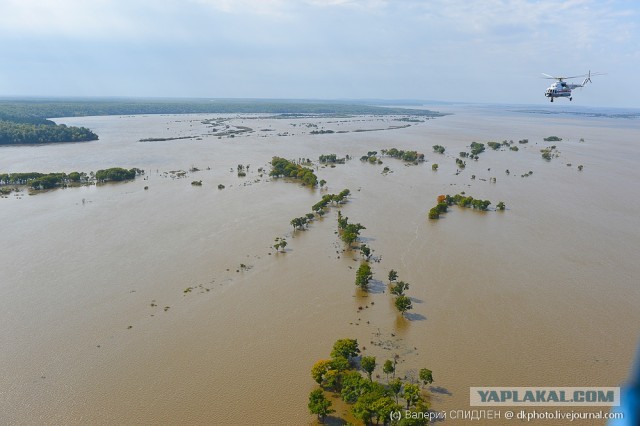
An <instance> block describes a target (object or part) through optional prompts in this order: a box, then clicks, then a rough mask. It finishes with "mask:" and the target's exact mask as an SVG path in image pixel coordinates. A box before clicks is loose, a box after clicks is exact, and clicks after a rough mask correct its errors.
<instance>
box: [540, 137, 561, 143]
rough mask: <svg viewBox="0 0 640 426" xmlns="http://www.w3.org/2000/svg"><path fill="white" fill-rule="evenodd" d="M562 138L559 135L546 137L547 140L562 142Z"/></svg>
mask: <svg viewBox="0 0 640 426" xmlns="http://www.w3.org/2000/svg"><path fill="white" fill-rule="evenodd" d="M561 140H562V138H560V137H558V136H547V137H546V138H544V141H545V142H560V141H561Z"/></svg>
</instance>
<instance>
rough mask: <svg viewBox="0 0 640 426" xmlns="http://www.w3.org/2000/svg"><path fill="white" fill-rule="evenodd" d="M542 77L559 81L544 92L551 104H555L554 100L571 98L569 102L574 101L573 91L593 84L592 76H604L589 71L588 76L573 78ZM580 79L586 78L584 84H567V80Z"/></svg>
mask: <svg viewBox="0 0 640 426" xmlns="http://www.w3.org/2000/svg"><path fill="white" fill-rule="evenodd" d="M542 75H544V77H543V78H547V79H552V80H557V81H556V82H555V83H553V84H552V85H551V86H549V87H548V88H547V90H546V91H545V92H544V95H545V96H546V97H547V98H549V100H550V101H551V102H553V98H569V100H570V101H572V100H573V97H572V96H571V91H572V90H573V89H577V88H578V87H584V86H585V85H586V84H587V83H591V76H592V75H603V74H602V73H593V74H591V71H589V73H588V74H582V75H574V76H571V77H554V76H552V75H549V74H545V73H542ZM580 77H585V79H584V80H583V81H582V84H569V83H567V82H565V80H569V79H572V78H580Z"/></svg>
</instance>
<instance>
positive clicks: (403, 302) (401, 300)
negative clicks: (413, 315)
mask: <svg viewBox="0 0 640 426" xmlns="http://www.w3.org/2000/svg"><path fill="white" fill-rule="evenodd" d="M395 305H396V309H398V311H400V314H401V315H402V316H404V313H405V312H407V311H408V310H410V309H412V308H413V305H412V303H411V299H410V298H408V297H407V296H398V297H396V301H395Z"/></svg>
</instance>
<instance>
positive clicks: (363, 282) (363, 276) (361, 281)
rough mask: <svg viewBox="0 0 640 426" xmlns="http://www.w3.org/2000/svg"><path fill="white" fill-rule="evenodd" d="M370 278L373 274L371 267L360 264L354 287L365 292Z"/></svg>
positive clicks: (366, 264)
mask: <svg viewBox="0 0 640 426" xmlns="http://www.w3.org/2000/svg"><path fill="white" fill-rule="evenodd" d="M372 278H373V273H372V272H371V266H369V264H368V263H361V264H360V267H359V268H358V271H357V272H356V285H357V286H358V287H360V288H361V289H362V290H366V289H367V287H368V286H369V281H370V280H371V279H372Z"/></svg>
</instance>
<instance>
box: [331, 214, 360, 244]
mask: <svg viewBox="0 0 640 426" xmlns="http://www.w3.org/2000/svg"><path fill="white" fill-rule="evenodd" d="M363 229H367V228H365V227H364V226H362V225H361V224H359V223H349V218H348V217H346V216H342V212H340V211H339V212H338V232H339V233H340V238H341V239H342V241H344V242H345V243H346V244H347V247H348V248H351V244H353V243H354V242H355V241H356V240H357V239H358V236H359V235H360V231H361V230H363Z"/></svg>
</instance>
